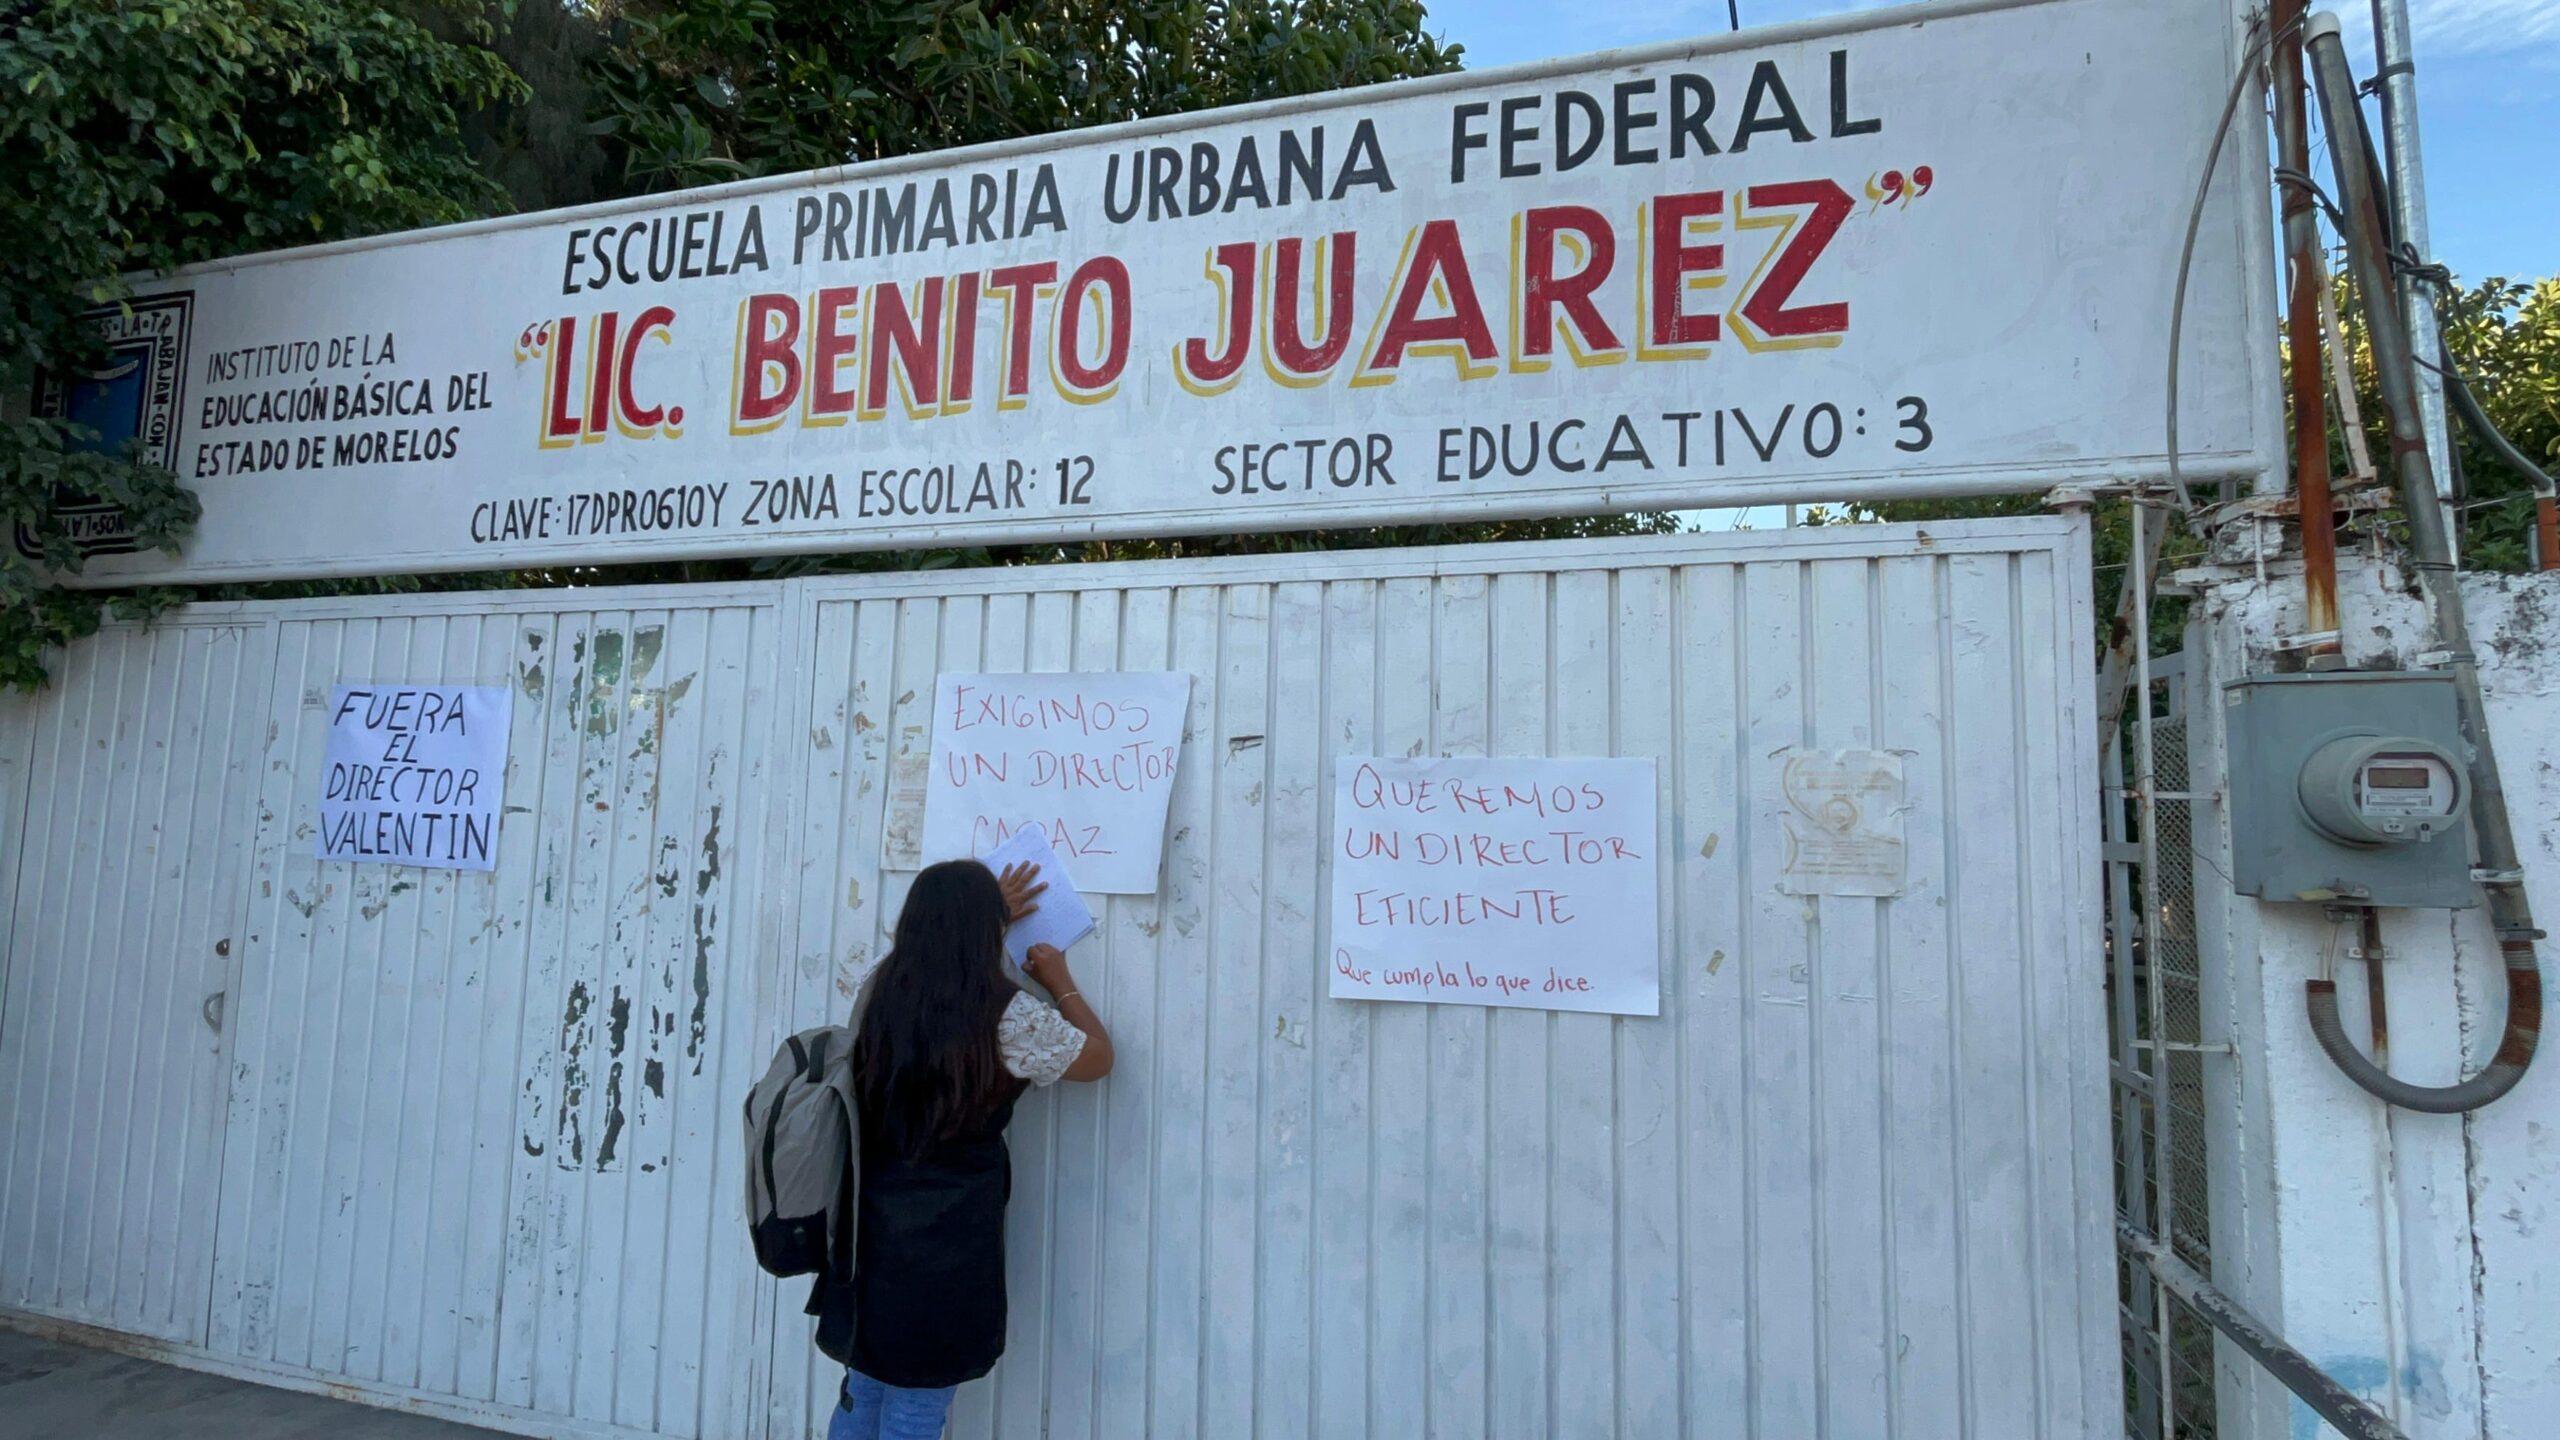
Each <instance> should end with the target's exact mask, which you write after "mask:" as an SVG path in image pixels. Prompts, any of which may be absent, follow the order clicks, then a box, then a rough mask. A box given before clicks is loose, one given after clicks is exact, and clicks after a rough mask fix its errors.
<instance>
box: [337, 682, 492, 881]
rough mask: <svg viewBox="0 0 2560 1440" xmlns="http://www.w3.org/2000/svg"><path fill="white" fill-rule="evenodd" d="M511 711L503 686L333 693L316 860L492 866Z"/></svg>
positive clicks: (359, 688)
mask: <svg viewBox="0 0 2560 1440" xmlns="http://www.w3.org/2000/svg"><path fill="white" fill-rule="evenodd" d="M514 714H515V693H514V692H513V691H511V690H508V689H507V688H505V687H504V686H493V685H341V686H339V687H338V688H337V690H336V691H335V693H334V694H333V696H332V697H331V700H330V703H329V750H328V768H327V770H326V772H325V774H324V778H323V782H322V786H321V791H320V838H319V854H320V858H321V859H323V860H350V861H372V862H375V863H379V864H389V865H425V866H433V867H437V868H441V869H447V870H490V869H495V868H496V867H497V863H498V812H499V808H500V802H501V801H502V800H503V799H504V798H505V796H504V788H505V784H506V778H507V729H508V725H509V723H510V722H511V720H512V719H513V717H514Z"/></svg>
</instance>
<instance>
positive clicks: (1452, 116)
mask: <svg viewBox="0 0 2560 1440" xmlns="http://www.w3.org/2000/svg"><path fill="white" fill-rule="evenodd" d="M1645 83H1647V84H1651V83H1652V82H1651V81H1647V82H1645ZM1492 108H1493V107H1492V106H1491V105H1489V104H1487V103H1486V102H1484V101H1482V100H1470V101H1468V102H1467V103H1466V104H1464V105H1456V106H1452V107H1450V110H1449V183H1450V184H1452V185H1464V184H1465V183H1467V152H1468V151H1470V150H1481V149H1483V148H1484V147H1485V145H1486V144H1487V143H1488V142H1487V140H1486V139H1485V137H1484V136H1482V135H1479V134H1477V133H1476V131H1475V128H1474V127H1473V126H1471V125H1469V124H1468V123H1467V122H1468V121H1470V120H1481V119H1483V118H1484V117H1485V115H1486V113H1487V112H1489V111H1490V110H1492Z"/></svg>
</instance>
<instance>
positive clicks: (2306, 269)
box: [2269, 0, 2338, 656]
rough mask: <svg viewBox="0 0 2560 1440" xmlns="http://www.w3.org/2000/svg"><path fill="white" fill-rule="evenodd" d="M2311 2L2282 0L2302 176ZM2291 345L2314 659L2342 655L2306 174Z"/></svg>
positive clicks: (2279, 45)
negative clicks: (2305, 23)
mask: <svg viewBox="0 0 2560 1440" xmlns="http://www.w3.org/2000/svg"><path fill="white" fill-rule="evenodd" d="M2306 3H2307V0H2275V9H2274V12H2273V15H2272V16H2271V19H2272V22H2273V34H2274V42H2273V43H2274V46H2275V49H2274V50H2273V52H2272V53H2271V54H2270V56H2269V60H2270V63H2271V65H2272V67H2273V69H2274V76H2275V116H2276V155H2277V163H2278V164H2280V165H2282V166H2283V167H2284V168H2285V169H2286V170H2287V171H2289V172H2291V173H2292V174H2293V175H2294V176H2296V177H2307V176H2309V174H2310V173H2311V133H2310V125H2309V121H2308V113H2307V108H2306V107H2307V102H2306V99H2305V97H2304V94H2303V89H2304V76H2303V70H2302V36H2301V24H2302V12H2303V8H2304V6H2305V4H2306ZM2284 255H2285V315H2284V320H2285V347H2286V349H2287V350H2288V351H2289V352H2290V354H2291V359H2292V364H2291V366H2290V367H2289V368H2290V369H2291V371H2292V374H2291V375H2290V376H2289V377H2288V378H2289V379H2290V381H2291V384H2292V388H2293V491H2294V498H2295V500H2296V502H2297V503H2298V505H2299V508H2300V510H2301V519H2302V603H2303V629H2304V630H2306V631H2308V632H2310V633H2311V634H2313V635H2325V636H2327V637H2328V638H2327V639H2325V640H2320V641H2316V642H2314V643H2313V645H2312V646H2311V651H2310V653H2311V654H2312V655H2314V656H2321V655H2335V654H2337V653H2338V515H2337V506H2336V505H2335V504H2334V503H2332V502H2331V500H2330V498H2329V406H2328V396H2327V394H2326V392H2325V391H2324V390H2323V389H2322V387H2321V375H2320V356H2321V352H2322V345H2323V341H2324V340H2325V338H2326V337H2325V336H2323V335H2322V334H2321V326H2320V290H2321V287H2323V286H2325V285H2327V284H2328V283H2329V270H2328V265H2327V264H2326V262H2325V261H2324V260H2323V259H2322V258H2321V253H2320V219H2319V213H2318V211H2317V210H2316V209H2314V207H2313V206H2312V203H2311V190H2310V187H2309V185H2308V184H2306V183H2304V181H2303V180H2302V179H2299V178H2297V179H2294V180H2290V181H2288V182H2287V183H2286V185H2285V187H2284Z"/></svg>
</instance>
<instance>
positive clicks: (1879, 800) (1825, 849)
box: [1778, 750, 1905, 896]
mask: <svg viewBox="0 0 2560 1440" xmlns="http://www.w3.org/2000/svg"><path fill="white" fill-rule="evenodd" d="M1778 790H1779V793H1780V795H1781V796H1783V797H1784V799H1785V800H1786V805H1787V808H1786V810H1785V811H1784V812H1782V813H1781V814H1780V816H1779V819H1780V821H1781V822H1782V823H1783V825H1784V827H1785V830H1786V837H1787V854H1786V860H1785V863H1784V864H1782V865H1780V866H1779V867H1778V888H1779V889H1781V890H1784V891H1786V892H1787V893H1788V894H1790V895H1871V896H1872V895H1899V894H1901V893H1902V877H1903V843H1902V812H1903V810H1904V808H1905V806H1904V804H1903V788H1902V757H1901V756H1899V755H1896V754H1894V753H1893V752H1892V751H1890V750H1802V751H1796V752H1793V753H1791V754H1789V755H1788V756H1787V758H1786V764H1785V765H1784V766H1783V767H1782V768H1781V769H1780V770H1779V772H1778Z"/></svg>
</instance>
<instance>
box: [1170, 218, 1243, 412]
mask: <svg viewBox="0 0 2560 1440" xmlns="http://www.w3.org/2000/svg"><path fill="white" fill-rule="evenodd" d="M1254 254H1255V246H1254V244H1253V242H1251V241H1249V240H1238V241H1235V242H1233V243H1230V244H1226V245H1221V246H1219V247H1218V248H1217V249H1216V250H1215V251H1212V252H1211V254H1210V262H1209V263H1210V265H1211V266H1212V269H1211V272H1210V273H1211V276H1212V278H1213V279H1215V278H1216V276H1217V271H1218V270H1224V271H1226V275H1225V277H1224V278H1223V279H1220V280H1218V281H1217V283H1218V288H1219V289H1220V290H1221V291H1223V292H1224V294H1225V299H1226V306H1225V308H1224V309H1223V310H1222V311H1221V312H1220V313H1219V316H1218V328H1219V329H1220V330H1221V331H1223V332H1224V333H1225V335H1226V338H1227V346H1226V348H1225V349H1224V350H1221V351H1219V352H1217V353H1216V354H1214V355H1213V354H1211V353H1210V352H1209V346H1208V343H1207V342H1206V341H1204V340H1202V339H1200V338H1199V337H1197V336H1194V337H1193V338H1191V339H1189V340H1185V341H1183V342H1182V352H1181V360H1182V371H1183V374H1184V376H1185V377H1186V378H1188V379H1189V380H1190V382H1191V383H1192V384H1193V385H1194V386H1196V387H1200V388H1208V387H1212V386H1215V387H1218V388H1224V387H1225V386H1226V385H1227V384H1228V383H1230V382H1231V381H1233V380H1234V379H1235V378H1236V376H1238V375H1239V374H1241V373H1243V371H1244V362H1245V358H1246V357H1247V356H1249V355H1250V354H1252V353H1253V300H1254V294H1253V269H1254Z"/></svg>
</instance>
